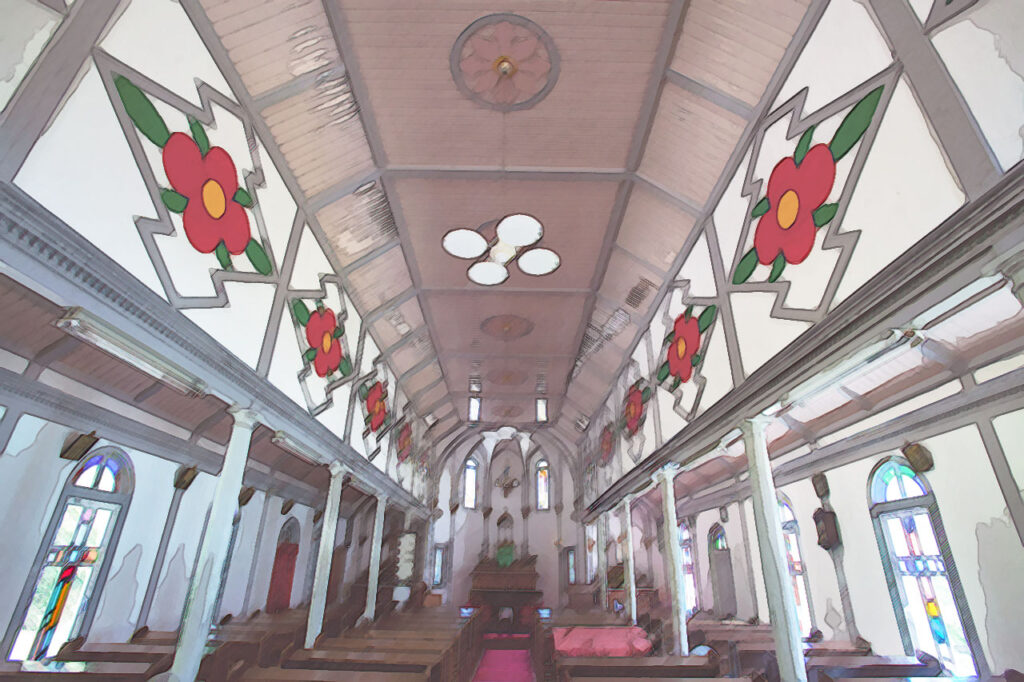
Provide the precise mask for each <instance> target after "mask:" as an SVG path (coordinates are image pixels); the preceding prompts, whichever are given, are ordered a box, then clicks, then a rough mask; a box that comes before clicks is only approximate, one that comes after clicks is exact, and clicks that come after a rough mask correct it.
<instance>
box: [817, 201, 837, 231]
mask: <svg viewBox="0 0 1024 682" xmlns="http://www.w3.org/2000/svg"><path fill="white" fill-rule="evenodd" d="M838 210H839V204H822V205H821V206H819V207H818V208H816V209H814V213H812V214H811V217H812V218H814V225H815V226H816V227H821V226H822V225H824V224H826V223H828V221H830V220H832V219H833V218H835V216H836V211H838Z"/></svg>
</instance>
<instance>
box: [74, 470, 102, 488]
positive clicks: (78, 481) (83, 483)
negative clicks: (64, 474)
mask: <svg viewBox="0 0 1024 682" xmlns="http://www.w3.org/2000/svg"><path fill="white" fill-rule="evenodd" d="M99 473H100V467H99V465H98V464H90V465H89V466H87V467H85V468H84V469H82V471H81V472H80V473H79V474H78V476H77V477H76V478H75V485H77V486H80V487H82V488H95V487H96V476H98V475H99Z"/></svg>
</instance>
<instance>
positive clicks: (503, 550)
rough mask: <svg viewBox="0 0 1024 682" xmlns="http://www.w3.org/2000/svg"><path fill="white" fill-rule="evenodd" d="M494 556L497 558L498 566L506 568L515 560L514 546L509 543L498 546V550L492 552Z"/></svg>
mask: <svg viewBox="0 0 1024 682" xmlns="http://www.w3.org/2000/svg"><path fill="white" fill-rule="evenodd" d="M494 558H495V559H496V560H497V562H498V565H499V566H501V567H502V568H508V567H509V566H511V565H512V562H513V561H515V560H516V546H515V545H513V544H511V543H510V544H507V545H502V546H500V547H498V551H497V552H496V553H495V554H494Z"/></svg>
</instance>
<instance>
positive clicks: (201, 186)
mask: <svg viewBox="0 0 1024 682" xmlns="http://www.w3.org/2000/svg"><path fill="white" fill-rule="evenodd" d="M163 162H164V171H165V172H166V173H167V179H168V180H169V181H170V183H171V187H173V188H174V191H175V192H177V193H178V194H181V195H182V196H184V197H186V198H187V199H188V204H187V205H186V206H185V211H184V214H183V215H182V220H183V221H184V223H185V236H186V237H187V238H188V241H189V243H190V244H192V246H193V247H195V249H196V251H199V252H201V253H212V252H213V251H214V250H216V248H217V245H218V244H220V243H221V242H224V245H225V246H226V247H227V250H228V252H229V253H232V254H235V255H238V254H240V253H244V252H245V247H246V246H247V245H248V243H249V239H250V233H249V216H247V215H246V213H245V209H244V208H242V205H241V204H239V203H238V202H237V201H235V199H234V197H235V192H237V191H238V175H237V173H236V171H235V162H234V161H232V160H231V156H230V155H229V154H228V153H227V152H226V151H224V150H223V149H222V148H220V147H211V148H210V150H209V151H208V152H206V155H205V156H204V155H203V153H202V152H201V151H199V146H198V145H197V144H196V143H195V141H194V140H193V139H192V138H191V137H189V136H188V135H186V134H185V133H174V134H172V135H171V136H170V138H169V139H168V140H167V144H166V145H164V152H163Z"/></svg>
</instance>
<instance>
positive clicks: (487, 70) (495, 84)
mask: <svg viewBox="0 0 1024 682" xmlns="http://www.w3.org/2000/svg"><path fill="white" fill-rule="evenodd" d="M450 61H451V70H452V78H453V79H454V80H455V85H456V86H458V88H459V91H460V92H462V94H464V95H466V96H467V97H469V98H470V99H471V100H473V101H474V102H476V103H477V104H480V105H481V106H485V107H489V108H491V109H497V110H498V111H516V110H519V109H529V108H530V107H532V106H533V105H535V104H536V103H537V102H539V101H541V100H542V99H544V98H545V97H546V96H547V94H548V93H549V92H550V91H551V89H552V88H553V87H554V86H555V81H557V80H558V64H559V60H558V51H557V50H556V48H555V44H554V41H552V40H551V37H550V36H549V35H548V34H547V33H545V32H544V30H543V29H542V28H541V27H540V26H538V25H537V24H535V23H533V22H532V21H530V20H529V19H527V18H525V17H521V16H518V15H516V14H491V15H488V16H486V17H481V18H480V19H477V20H476V21H474V22H473V23H472V24H470V25H469V26H468V27H467V28H466V30H465V31H463V32H462V34H461V35H460V36H459V37H458V39H457V40H456V41H455V45H454V46H453V47H452V52H451V59H450Z"/></svg>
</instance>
